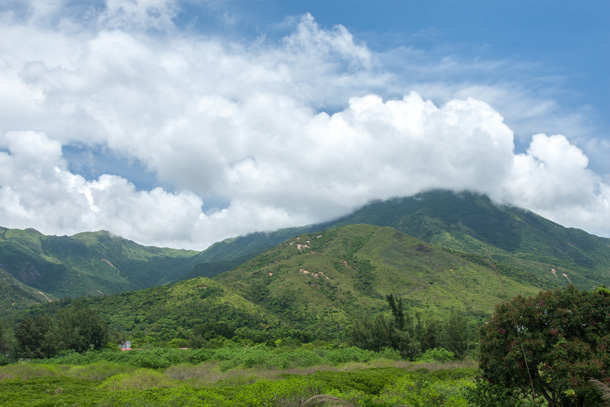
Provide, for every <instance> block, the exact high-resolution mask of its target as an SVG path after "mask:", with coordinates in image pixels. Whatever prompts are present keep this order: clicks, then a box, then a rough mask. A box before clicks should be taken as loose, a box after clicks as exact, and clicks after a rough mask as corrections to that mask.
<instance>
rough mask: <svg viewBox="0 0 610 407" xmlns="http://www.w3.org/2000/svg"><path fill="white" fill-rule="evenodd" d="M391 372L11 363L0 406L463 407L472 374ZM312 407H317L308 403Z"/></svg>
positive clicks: (1, 380)
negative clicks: (333, 404) (318, 400)
mask: <svg viewBox="0 0 610 407" xmlns="http://www.w3.org/2000/svg"><path fill="white" fill-rule="evenodd" d="M430 367H435V368H438V367H441V369H440V370H435V371H429V370H427V369H419V370H416V371H413V370H407V369H404V368H397V367H383V368H381V367H377V368H371V367H369V368H363V369H358V370H351V371H334V370H330V367H328V366H319V367H318V369H317V370H315V369H311V370H302V371H300V372H299V373H300V374H295V373H288V372H286V371H277V370H264V369H249V370H231V371H227V372H225V373H222V372H220V370H219V369H218V366H216V365H214V364H210V363H204V364H199V365H177V366H174V367H170V368H167V369H149V368H139V367H135V366H130V365H127V364H120V363H115V362H107V361H105V362H104V361H102V362H96V363H92V364H89V365H82V366H75V365H48V364H47V365H43V364H38V365H36V364H18V365H9V366H4V367H2V368H0V405H2V406H10V407H18V406H28V407H30V406H49V407H51V406H66V405H67V406H73V405H78V406H142V405H146V406H194V405H197V406H204V407H207V406H209V407H225V406H226V407H229V406H230V407H240V406H243V407H259V406H260V407H276V406H277V407H290V406H300V405H301V404H302V403H303V402H304V401H305V400H307V399H309V398H311V397H312V396H315V395H319V394H327V395H331V396H334V397H337V398H339V399H342V400H345V401H347V402H349V403H350V405H352V406H354V407H357V406H360V407H364V406H367V407H390V406H395V405H410V406H412V407H424V406H431V405H443V406H448V407H466V406H467V403H466V401H465V399H464V398H463V396H462V393H463V390H464V388H467V387H469V386H471V381H472V378H473V376H474V369H473V368H463V367H462V368H456V367H451V366H448V367H445V368H443V367H442V366H430ZM314 405H318V406H320V405H321V404H314Z"/></svg>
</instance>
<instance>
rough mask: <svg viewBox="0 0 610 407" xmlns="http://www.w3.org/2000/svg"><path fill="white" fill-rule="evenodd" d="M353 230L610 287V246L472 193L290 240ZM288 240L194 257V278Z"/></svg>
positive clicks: (271, 238)
mask: <svg viewBox="0 0 610 407" xmlns="http://www.w3.org/2000/svg"><path fill="white" fill-rule="evenodd" d="M349 224H370V225H377V226H390V227H393V228H396V229H397V230H399V231H401V232H403V233H405V234H408V235H411V236H414V237H417V238H420V239H422V240H424V241H426V242H428V243H434V244H436V245H438V246H441V247H446V248H451V249H455V250H459V251H462V252H465V253H470V254H473V255H475V256H478V258H483V259H488V258H493V260H494V261H495V262H497V263H498V264H503V265H507V266H510V267H513V268H520V269H522V270H524V271H526V272H527V273H529V274H531V275H534V276H538V277H541V276H543V275H544V276H547V277H548V276H552V277H553V278H556V279H557V280H562V279H563V280H566V281H571V282H573V283H574V284H575V285H577V286H579V287H582V288H593V287H596V286H598V285H600V284H610V273H608V270H609V269H610V239H606V238H601V237H597V236H594V235H590V234H588V233H586V232H584V231H582V230H578V229H572V228H565V227H563V226H561V225H558V224H556V223H554V222H551V221H549V220H547V219H545V218H543V217H541V216H539V215H536V214H535V213H533V212H531V211H527V210H524V209H520V208H516V207H512V206H505V205H498V204H495V203H493V202H492V201H491V200H490V199H489V198H488V197H486V196H484V195H480V194H476V193H472V192H461V193H455V192H451V191H444V190H436V191H429V192H424V193H420V194H417V195H415V196H413V197H408V198H395V199H390V200H386V201H374V202H371V203H369V204H368V205H365V206H364V207H362V208H360V209H359V210H357V211H355V212H354V213H352V214H350V215H348V216H346V217H343V218H341V219H338V220H336V221H333V222H328V223H324V224H320V225H310V226H307V227H304V228H302V229H298V228H297V229H290V230H288V232H290V233H306V232H309V231H314V230H321V229H324V228H333V227H338V226H342V225H349ZM290 233H287V231H286V230H281V231H277V232H272V233H267V234H253V235H248V236H243V237H238V238H235V239H230V240H226V241H223V242H220V243H217V244H215V245H213V246H211V247H210V248H208V249H207V250H205V251H204V252H202V253H201V254H199V255H198V256H197V260H198V261H199V262H201V263H200V264H198V265H197V266H195V268H194V271H193V273H191V274H189V276H196V275H207V276H212V275H215V274H217V273H219V272H223V271H226V270H229V269H230V268H233V267H234V266H235V264H234V263H230V261H231V260H232V261H233V262H235V259H239V260H240V261H243V260H246V259H249V258H252V257H254V256H255V255H257V254H259V253H260V252H261V251H262V250H263V249H264V248H268V247H270V246H273V245H275V244H279V243H281V242H282V241H284V240H285V238H286V236H287V235H288V234H290ZM211 259H213V261H210V260H211ZM473 260H475V259H474V258H473ZM477 261H478V260H477ZM485 261H487V260H485ZM224 265H226V266H227V267H223V266H224ZM564 274H565V276H564ZM557 283H558V284H559V282H557Z"/></svg>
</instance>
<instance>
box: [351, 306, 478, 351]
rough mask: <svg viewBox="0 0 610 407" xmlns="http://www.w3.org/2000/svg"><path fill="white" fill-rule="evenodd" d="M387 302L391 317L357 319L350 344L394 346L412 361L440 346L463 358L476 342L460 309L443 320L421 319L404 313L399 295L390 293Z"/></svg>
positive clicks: (365, 346)
mask: <svg viewBox="0 0 610 407" xmlns="http://www.w3.org/2000/svg"><path fill="white" fill-rule="evenodd" d="M386 301H387V303H388V306H389V308H390V311H391V313H392V317H391V318H388V317H387V316H384V315H383V314H380V315H377V316H376V317H375V318H373V319H364V320H361V321H356V322H355V324H354V327H353V328H352V331H351V335H350V338H349V342H350V343H351V344H352V345H354V346H357V347H359V348H362V349H369V350H374V351H380V350H382V349H383V348H393V349H395V350H397V351H398V352H400V355H401V356H402V357H404V358H405V359H410V360H415V359H417V358H418V357H420V356H421V355H422V354H424V353H426V351H429V350H433V349H439V348H443V349H446V350H448V351H450V352H452V353H453V354H454V355H455V357H457V358H460V359H462V358H464V357H467V356H469V353H470V352H471V350H472V344H473V343H474V344H476V340H475V341H472V340H471V337H472V336H476V334H475V333H474V332H473V329H471V327H470V326H469V321H468V318H467V317H466V315H465V314H464V313H463V312H458V311H455V310H452V311H451V314H450V315H449V318H448V319H447V320H446V321H440V320H439V319H437V318H434V317H431V318H428V319H424V318H423V317H422V316H421V314H420V313H419V312H416V313H415V315H414V316H413V315H412V314H411V313H409V312H406V311H405V309H404V303H403V300H402V298H396V297H395V296H394V295H393V294H389V295H387V296H386Z"/></svg>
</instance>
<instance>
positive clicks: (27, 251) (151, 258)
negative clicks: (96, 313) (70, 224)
mask: <svg viewBox="0 0 610 407" xmlns="http://www.w3.org/2000/svg"><path fill="white" fill-rule="evenodd" d="M195 254H197V252H194V251H187V250H174V249H160V248H157V247H146V246H141V245H138V244H136V243H134V242H132V241H130V240H126V239H123V238H120V237H117V236H113V235H111V234H110V233H108V232H105V231H99V232H90V233H79V234H77V235H74V236H71V237H69V236H45V235H43V234H42V233H40V232H38V231H37V230H35V229H26V230H18V229H7V228H0V270H1V273H2V274H0V278H1V280H0V282H1V285H0V296H2V297H3V298H5V299H6V298H9V297H10V298H11V300H10V303H11V304H14V305H11V306H10V307H9V308H6V309H7V310H11V309H17V308H24V307H26V306H28V305H31V304H32V303H35V302H44V301H47V298H52V299H56V298H61V297H77V296H85V295H102V294H110V293H118V292H123V291H129V290H136V289H141V288H146V287H151V286H154V285H158V284H162V283H166V282H169V281H172V280H176V279H178V278H180V277H182V276H184V275H185V274H187V273H188V272H189V271H190V270H191V269H192V266H193V264H192V263H190V261H189V259H190V258H191V257H192V256H194V255H195ZM41 293H42V294H41Z"/></svg>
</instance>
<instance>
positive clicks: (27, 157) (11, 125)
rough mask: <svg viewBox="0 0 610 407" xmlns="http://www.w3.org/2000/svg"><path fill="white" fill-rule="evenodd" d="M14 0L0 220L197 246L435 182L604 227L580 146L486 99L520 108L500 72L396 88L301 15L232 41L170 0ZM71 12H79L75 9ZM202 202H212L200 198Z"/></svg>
mask: <svg viewBox="0 0 610 407" xmlns="http://www.w3.org/2000/svg"><path fill="white" fill-rule="evenodd" d="M30 4H31V10H33V11H30V12H29V14H27V13H25V14H23V15H20V16H17V15H15V14H14V13H13V14H11V13H9V12H6V11H5V12H4V13H3V14H2V18H3V21H4V24H2V25H0V55H1V57H0V72H1V73H2V75H0V85H2V86H0V106H2V107H3V109H0V123H1V124H0V136H1V138H0V164H1V165H2V168H3V171H2V173H1V174H0V225H2V226H5V227H35V228H38V229H40V230H41V231H42V232H44V233H53V234H70V233H76V232H80V231H83V230H98V229H106V230H109V231H111V232H113V233H115V234H118V235H121V236H124V237H127V238H130V239H133V240H136V241H138V242H141V243H145V244H154V245H161V246H173V247H189V248H196V249H203V248H205V247H206V246H207V245H209V244H211V243H213V242H215V241H218V240H221V239H223V238H226V237H231V236H235V235H238V234H243V233H248V232H253V231H257V230H273V229H277V228H280V227H287V226H294V225H302V224H306V223H314V222H320V221H324V220H329V219H331V218H334V217H337V216H341V215H344V214H346V213H348V212H349V211H351V210H353V209H355V208H357V207H358V206H360V205H363V204H365V203H366V202H367V201H369V200H371V199H375V198H378V199H383V198H389V197H393V196H403V195H411V194H415V193H417V192H419V191H422V190H425V189H430V188H448V189H454V190H463V189H470V190H476V191H479V192H482V193H486V194H489V195H490V196H492V197H493V198H494V199H496V200H498V201H501V202H509V203H514V204H518V205H521V206H524V207H526V208H529V209H532V210H534V211H537V212H540V213H542V214H543V215H545V216H548V217H550V218H551V219H554V220H557V221H560V222H562V223H564V224H567V225H572V226H580V227H586V228H588V230H591V231H595V232H596V233H600V234H604V235H610V221H600V219H610V217H609V216H607V215H608V204H607V202H608V194H609V193H610V188H609V187H608V184H607V183H605V182H604V181H603V179H602V178H601V177H600V176H598V175H596V174H595V173H594V172H592V171H591V170H590V169H588V159H587V157H586V155H585V154H584V153H583V152H582V150H581V149H579V148H578V147H576V146H575V145H573V144H572V143H571V142H570V140H569V139H567V138H566V137H565V136H561V135H556V136H550V137H549V136H546V135H544V134H538V135H535V136H534V137H533V138H532V139H531V143H529V148H528V149H527V150H526V151H524V152H522V153H515V146H514V141H515V136H514V129H512V128H511V127H509V125H507V123H506V122H505V119H504V117H503V115H501V114H500V113H501V111H498V109H497V108H495V107H496V106H495V102H496V101H498V100H501V101H502V103H500V104H501V105H510V102H511V100H512V101H513V102H515V105H519V103H520V105H519V106H520V107H519V108H518V109H517V110H516V111H517V112H521V113H523V112H525V111H527V110H528V108H527V106H530V107H531V106H532V103H533V102H532V99H528V97H527V95H526V93H525V92H523V93H520V92H515V94H514V97H513V98H512V99H511V98H510V92H508V85H506V86H505V87H491V86H487V85H485V86H483V85H472V86H470V87H464V86H462V87H460V86H459V85H456V84H452V85H451V86H449V88H450V90H449V91H443V90H442V89H441V86H437V85H439V84H438V83H437V84H434V83H432V82H429V83H428V84H421V83H420V92H409V91H405V92H404V93H401V94H400V95H399V96H396V91H395V90H394V88H393V87H394V86H395V85H396V80H397V76H396V74H395V73H392V72H389V71H388V70H386V68H385V65H384V57H383V56H380V55H378V54H376V53H375V52H373V51H372V50H370V49H369V48H368V47H367V46H366V44H364V43H361V42H359V41H357V40H356V39H355V38H354V37H353V36H352V35H351V34H350V33H349V32H348V30H346V29H345V28H344V27H342V26H334V27H331V28H328V29H326V28H322V27H320V26H319V25H318V24H317V23H316V22H315V20H314V18H313V17H312V16H310V15H305V16H303V17H302V18H301V19H300V20H299V21H298V22H297V23H296V25H295V26H294V29H293V31H292V33H291V34H289V35H287V36H286V37H285V38H283V39H281V40H280V41H268V40H266V39H265V38H259V39H257V40H255V41H251V42H247V41H243V42H235V41H229V40H225V39H222V38H210V37H204V36H198V35H194V34H191V33H188V32H185V31H181V30H180V27H176V26H175V25H174V22H175V16H176V13H178V12H179V3H176V2H172V1H161V0H154V1H153V0H150V1H143V0H141V1H127V0H124V1H119V0H112V1H107V2H106V3H104V6H103V7H101V6H100V7H98V8H93V7H89V8H86V9H82V8H80V9H70V10H72V11H71V12H63V13H62V10H65V9H66V8H69V7H70V4H71V3H70V2H58V3H54V4H51V5H50V6H49V8H48V9H45V8H44V7H43V5H44V2H42V3H41V2H32V3H30ZM51 6H52V7H51ZM83 15H85V16H86V17H87V19H86V21H88V22H91V24H92V26H86V25H82V24H81V25H79V23H78V18H77V17H78V16H83ZM24 16H25V17H24ZM151 31H154V32H153V33H151ZM75 33H78V34H79V35H75ZM18 37H19V38H23V41H21V42H20V44H19V46H18V47H17V46H15V42H14V40H15V39H16V38H18ZM40 44H45V47H41V45H40ZM454 65H456V63H455V61H444V62H443V63H442V66H438V67H437V70H438V72H448V71H450V70H451V69H459V68H456V67H455V66H454ZM500 65H502V64H500ZM472 69H475V68H472ZM476 69H483V68H476ZM413 72H415V68H413ZM407 83H408V81H407V80H402V79H400V80H399V86H398V87H399V88H400V87H401V86H406V84H407ZM414 88H417V86H414ZM515 89H516V88H515ZM517 90H518V89H517ZM422 92H425V93H430V94H433V95H436V96H438V97H435V99H439V100H442V102H439V101H437V100H436V101H432V100H429V99H427V98H425V97H424V96H422ZM435 92H436V93H435ZM403 94H404V96H403ZM388 95H391V96H388ZM472 95H475V96H480V98H475V97H471V96H472ZM515 98H516V99H515ZM480 99H490V100H491V101H492V102H494V103H491V104H490V103H486V102H483V101H482V100H480ZM537 100H538V99H537ZM492 106H493V107H492ZM546 106H547V107H544V108H542V109H541V110H540V111H539V113H537V114H536V115H534V118H536V117H540V115H542V116H544V115H546V114H549V112H550V111H553V109H554V106H555V105H554V101H553V99H548V105H546ZM511 114H514V115H518V113H511ZM81 145H85V146H87V145H89V146H102V147H103V148H104V149H108V150H109V151H110V152H111V153H114V154H115V155H116V156H117V157H126V159H128V160H136V161H137V162H139V163H142V165H143V166H144V167H145V168H146V169H147V170H148V171H150V172H151V173H153V174H155V176H156V178H157V179H156V184H157V185H159V186H157V187H153V188H150V189H146V190H139V189H138V188H137V187H136V185H134V184H133V183H132V182H131V180H129V179H127V178H124V177H121V176H119V175H117V174H111V173H108V174H100V175H99V176H96V177H92V178H91V179H86V178H84V177H83V176H82V175H79V174H77V173H75V172H74V170H71V168H73V167H71V166H70V163H69V162H67V160H66V158H65V157H64V155H63V154H62V150H63V149H64V148H65V147H67V146H81ZM161 186H163V187H161ZM208 202H226V205H223V206H221V207H220V208H217V209H215V210H212V211H207V212H206V211H204V210H203V209H202V207H210V206H214V205H207V204H208Z"/></svg>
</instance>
